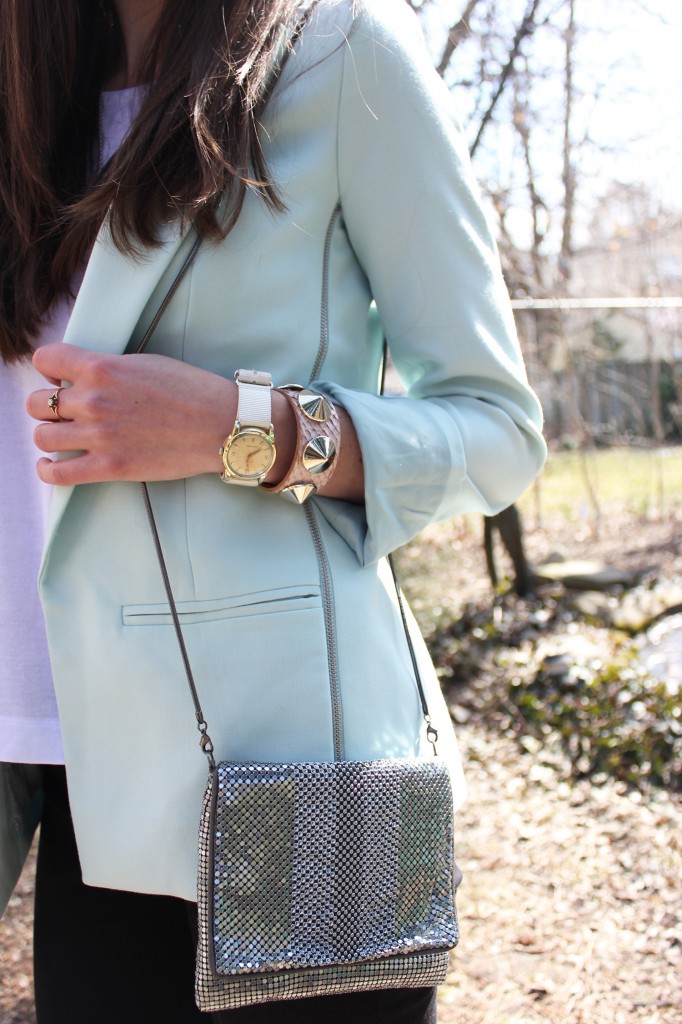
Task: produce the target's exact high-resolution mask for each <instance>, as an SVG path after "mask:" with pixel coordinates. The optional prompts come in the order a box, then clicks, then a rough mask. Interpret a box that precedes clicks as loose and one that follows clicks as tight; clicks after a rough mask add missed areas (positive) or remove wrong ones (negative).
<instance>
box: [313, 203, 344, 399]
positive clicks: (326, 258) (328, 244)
mask: <svg viewBox="0 0 682 1024" xmlns="http://www.w3.org/2000/svg"><path fill="white" fill-rule="evenodd" d="M340 216H341V203H337V204H336V206H335V207H334V209H333V210H332V215H331V217H330V219H329V224H328V226H327V233H326V235H325V238H324V253H323V257H322V301H321V303H320V346H319V348H318V350H317V357H316V359H315V362H314V363H313V368H312V370H311V371H310V379H311V381H313V380H317V378H318V377H319V376H320V371H321V370H322V366H323V364H324V361H325V359H326V358H327V351H328V349H329V263H330V260H331V249H332V237H333V235H334V228H335V227H336V225H337V223H338V220H339V217H340Z"/></svg>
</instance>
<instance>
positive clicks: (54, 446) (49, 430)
mask: <svg viewBox="0 0 682 1024" xmlns="http://www.w3.org/2000/svg"><path fill="white" fill-rule="evenodd" d="M33 443H34V444H35V446H36V448H39V449H40V451H41V452H48V454H49V453H50V452H72V451H75V450H76V449H78V450H79V451H80V450H81V449H85V448H86V447H87V449H88V450H90V449H91V446H90V445H88V444H86V439H85V438H84V437H83V430H82V428H81V427H79V426H78V424H76V423H73V422H72V421H71V420H64V421H63V422H62V423H41V424H40V425H39V426H37V427H36V428H35V430H34V431H33Z"/></svg>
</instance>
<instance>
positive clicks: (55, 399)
mask: <svg viewBox="0 0 682 1024" xmlns="http://www.w3.org/2000/svg"><path fill="white" fill-rule="evenodd" d="M62 390H63V388H57V390H56V391H55V392H54V394H52V395H50V397H49V398H48V400H47V404H48V406H49V409H50V412H51V413H52V415H53V416H54V417H55V418H56V419H58V420H60V419H62V417H61V416H60V415H59V392H60V391H62Z"/></svg>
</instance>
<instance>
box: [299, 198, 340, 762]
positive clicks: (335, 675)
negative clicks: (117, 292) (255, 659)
mask: <svg viewBox="0 0 682 1024" xmlns="http://www.w3.org/2000/svg"><path fill="white" fill-rule="evenodd" d="M340 216H341V203H337V204H336V206H335V207H334V209H333V210H332V215H331V217H330V218H329V224H328V225H327V232H326V234H325V238H324V249H323V256H322V295H321V301H320V344H319V347H318V350H317V356H316V357H315V362H314V363H313V368H312V370H311V371H310V378H309V379H310V381H314V380H316V379H317V377H319V375H320V371H321V370H322V366H323V365H324V361H325V359H326V358H327V351H328V350H329V264H330V260H331V247H332V237H333V235H334V229H335V227H336V225H337V223H338V220H339V217H340ZM304 510H305V515H306V519H307V521H308V529H309V530H310V536H311V537H312V541H313V546H314V548H315V556H316V558H317V565H318V570H319V573H320V591H321V596H322V611H323V615H324V630H325V635H326V639H327V664H328V666H329V692H330V697H331V708H332V735H333V739H334V760H335V761H342V760H343V758H344V749H343V709H342V705H341V686H340V681H339V659H338V644H337V642H336V613H335V611H334V589H333V585H332V573H331V567H330V565H329V559H328V558H327V552H326V549H325V546H324V541H323V540H322V534H321V533H320V527H319V524H318V522H317V518H316V515H315V510H314V508H313V506H312V504H311V503H310V502H308V503H307V504H306V505H304Z"/></svg>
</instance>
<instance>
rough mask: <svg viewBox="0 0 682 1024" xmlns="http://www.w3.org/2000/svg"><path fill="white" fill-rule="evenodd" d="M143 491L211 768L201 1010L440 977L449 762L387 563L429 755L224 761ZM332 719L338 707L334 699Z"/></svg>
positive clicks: (450, 884)
mask: <svg viewBox="0 0 682 1024" xmlns="http://www.w3.org/2000/svg"><path fill="white" fill-rule="evenodd" d="M199 244H200V243H199V242H198V241H197V242H195V243H194V246H193V247H192V249H191V251H190V253H189V255H188V257H187V258H186V260H185V262H184V264H183V266H182V267H181V269H180V271H179V273H178V275H177V277H176V279H175V281H174V282H173V284H172V286H171V288H170V290H169V292H168V294H167V295H166V297H165V299H164V301H163V302H162V304H161V306H160V308H159V310H158V312H157V314H156V316H155V317H154V320H153V321H152V323H151V325H150V327H149V329H148V331H147V333H146V335H145V337H144V338H143V340H142V342H141V343H140V345H139V346H138V347H137V351H138V352H141V351H143V350H144V349H145V348H146V345H147V342H148V341H149V338H150V337H151V335H152V333H153V332H154V330H155V328H156V326H157V324H158V322H159V320H160V319H161V316H162V315H163V312H164V310H165V309H166V307H167V306H168V303H169V302H170V300H171V298H172V297H173V294H174V293H175V291H176V289H177V287H178V285H179V284H180V281H181V280H182V278H183V277H184V275H185V273H186V272H187V270H188V269H189V266H190V265H191V263H192V261H193V259H194V256H195V255H196V252H197V251H198V248H199ZM141 487H142V493H143V499H144V502H145V507H146V510H147V516H148V519H149V524H150V528H151V532H152V536H153V541H154V545H155V549H156V554H157V558H158V561H159V566H160V569H161V574H162V577H163V581H164V586H165V590H166V596H167V600H168V605H169V609H170V613H171V617H172V621H173V625H174V628H175V633H176V637H177V640H178V644H179V647H180V653H181V656H182V660H183V664H184V669H185V674H186V676H187V682H188V686H189V689H190V692H191V695H192V700H193V703H194V709H195V714H196V720H197V723H198V728H199V732H200V733H201V748H202V750H203V752H204V754H205V755H206V757H207V759H208V764H209V774H208V781H207V785H206V791H205V795H204V800H203V807H202V812H201V823H200V826H199V874H198V883H197V903H198V921H199V941H198V949H197V965H196V1000H197V1005H198V1006H199V1008H200V1009H201V1010H203V1011H220V1010H226V1009H236V1008H238V1007H241V1006H247V1005H251V1004H255V1003H263V1002H270V1001H275V1000H284V999H296V998H300V997H303V996H315V995H327V994H337V993H345V992H357V991H363V990H370V989H381V988H400V987H421V986H432V985H437V984H439V983H441V982H442V981H444V979H445V976H446V973H447V968H448V951H449V950H450V949H452V948H453V947H454V946H455V945H456V944H457V941H458V937H459V933H458V925H457V914H456V909H455V892H456V886H457V881H458V880H457V877H456V875H457V873H458V869H457V867H456V864H455V861H454V853H453V802H452V792H451V786H450V778H449V773H448V769H447V766H446V764H445V762H444V761H443V760H442V759H441V758H439V757H438V756H436V740H437V738H438V737H437V733H436V730H435V729H434V727H433V725H432V723H431V719H430V716H429V712H428V706H427V703H426V698H425V694H424V689H423V686H422V682H421V678H420V676H419V670H418V665H417V659H416V655H415V652H414V650H413V647H412V642H411V638H410V635H409V629H408V627H407V619H406V615H405V609H404V606H403V602H402V595H401V591H400V586H399V584H398V580H397V577H396V575H395V570H394V568H393V564H392V561H391V559H390V558H389V564H390V567H391V571H392V573H393V578H394V582H395V585H396V591H397V594H398V602H399V607H400V612H401V616H402V620H403V625H404V627H405V635H406V638H407V644H408V650H409V653H410V657H411V660H412V665H413V668H414V672H415V681H416V685H417V690H418V693H419V699H420V702H421V708H422V713H423V716H424V720H425V722H426V728H427V736H428V739H429V740H430V742H431V744H432V745H433V750H434V754H433V756H432V757H426V758H414V759H399V758H387V759H380V760H374V761H345V760H336V761H332V762H321V763H317V762H310V763H290V764H271V763H260V762H257V763H240V762H231V761H222V762H220V763H216V760H215V758H214V747H213V743H212V741H211V739H210V737H209V735H208V726H207V723H206V720H205V718H204V713H203V711H202V708H201V704H200V701H199V697H198V693H197V689H196V685H195V682H194V678H193V675H192V669H191V666H190V662H189V657H188V654H187V649H186V646H185V641H184V637H183V634H182V629H181V626H180V621H179V618H178V614H177V610H176V606H175V600H174V597H173V592H172V589H171V584H170V580H169V576H168V571H167V568H166V563H165V559H164V555H163V551H162V548H161V543H160V539H159V534H158V530H157V527H156V522H155V520H154V514H153V511H152V506H151V502H150V498H149V492H148V489H147V485H146V484H142V485H141ZM332 714H333V715H334V716H340V709H338V708H333V709H332ZM334 724H335V725H337V726H338V725H340V723H338V722H335V723H334Z"/></svg>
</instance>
